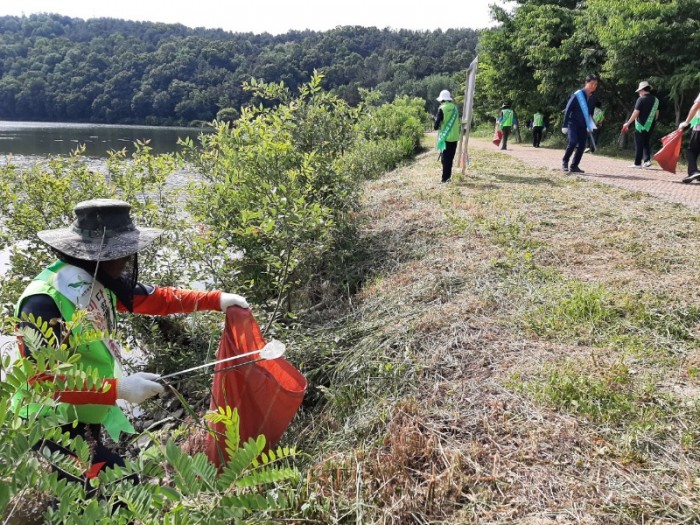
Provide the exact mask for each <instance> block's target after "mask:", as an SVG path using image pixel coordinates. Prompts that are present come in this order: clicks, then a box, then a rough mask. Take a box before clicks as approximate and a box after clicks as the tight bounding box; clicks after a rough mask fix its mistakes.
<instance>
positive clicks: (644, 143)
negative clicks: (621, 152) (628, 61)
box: [622, 80, 659, 169]
mask: <svg viewBox="0 0 700 525" xmlns="http://www.w3.org/2000/svg"><path fill="white" fill-rule="evenodd" d="M636 93H638V94H639V97H638V98H637V102H636V103H635V104H634V111H633V112H632V115H631V116H630V118H629V120H628V121H627V122H625V123H624V124H623V125H622V132H623V133H627V131H628V130H629V127H630V125H631V124H632V123H633V122H634V130H635V134H634V146H635V148H634V152H635V153H634V164H632V165H631V166H629V167H630V168H637V169H639V168H648V167H649V166H651V130H652V128H653V127H654V123H655V122H656V119H658V118H659V99H658V98H656V97H655V96H654V95H652V94H651V86H650V85H649V82H647V81H646V80H645V81H643V82H640V83H639V87H638V88H637V90H636Z"/></svg>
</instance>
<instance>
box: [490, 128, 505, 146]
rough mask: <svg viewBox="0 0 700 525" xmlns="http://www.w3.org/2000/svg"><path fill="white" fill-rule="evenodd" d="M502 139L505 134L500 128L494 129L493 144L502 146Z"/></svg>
mask: <svg viewBox="0 0 700 525" xmlns="http://www.w3.org/2000/svg"><path fill="white" fill-rule="evenodd" d="M502 138H503V132H502V131H501V130H500V129H498V128H496V129H494V130H493V140H492V141H491V142H493V143H494V144H495V145H496V146H500V145H501V139H502Z"/></svg>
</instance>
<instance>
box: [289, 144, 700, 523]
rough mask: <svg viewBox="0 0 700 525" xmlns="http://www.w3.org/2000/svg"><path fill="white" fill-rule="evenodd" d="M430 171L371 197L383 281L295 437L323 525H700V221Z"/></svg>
mask: <svg viewBox="0 0 700 525" xmlns="http://www.w3.org/2000/svg"><path fill="white" fill-rule="evenodd" d="M436 157H437V155H436V153H435V152H434V151H430V152H428V153H425V154H423V155H421V156H419V157H418V159H417V161H416V162H415V163H414V164H412V165H410V166H407V167H404V168H401V169H398V170H396V171H394V172H392V173H389V174H387V175H386V176H384V177H383V178H381V179H380V180H377V181H373V182H370V183H368V184H367V185H366V192H365V199H364V211H363V213H364V215H365V217H366V222H365V229H364V238H365V241H366V243H367V244H366V259H365V264H366V265H367V267H368V268H371V270H370V271H369V274H370V275H371V278H370V279H369V280H368V281H367V282H366V284H365V286H364V289H363V291H362V293H361V295H360V296H359V297H355V298H354V303H353V307H352V310H351V311H349V312H347V311H345V312H343V313H342V315H341V314H338V316H337V318H336V319H335V320H334V322H333V323H329V324H328V327H329V330H328V333H331V334H335V337H336V338H337V339H338V340H339V343H338V346H337V347H336V348H335V349H334V350H332V351H331V350H329V352H330V353H332V355H330V354H329V355H328V356H327V359H328V362H329V364H332V367H330V368H332V369H333V375H332V377H330V378H329V381H328V386H327V387H323V388H322V389H321V390H322V392H320V394H323V395H325V396H326V397H327V399H328V400H329V402H328V404H327V409H326V411H325V412H324V414H321V415H318V416H317V417H315V419H314V424H313V426H312V427H306V432H305V433H302V434H301V441H302V442H306V443H307V444H308V443H314V442H316V443H318V441H317V440H318V439H319V438H322V439H325V442H324V452H325V453H326V454H327V455H326V456H324V457H325V459H324V460H323V461H319V462H318V465H317V466H316V467H315V468H314V469H312V470H311V471H310V473H309V481H310V486H311V490H312V491H313V492H315V493H317V494H318V495H319V496H321V498H323V499H324V500H325V501H327V502H330V503H328V506H327V507H326V508H325V510H319V514H318V515H319V516H320V515H325V516H326V518H327V520H328V521H336V520H337V521H341V522H357V523H360V522H363V523H402V524H404V523H451V524H456V523H474V524H476V523H478V524H487V523H528V524H535V523H537V524H548V523H552V524H554V523H557V524H561V523H601V524H603V523H605V524H609V523H620V524H623V523H624V524H628V523H629V524H632V523H669V524H670V523H690V522H697V521H698V520H700V492H699V491H700V476H699V472H700V441H699V440H700V405H699V404H698V393H700V344H699V339H698V337H699V336H700V297H699V295H700V294H699V292H698V284H697V276H698V275H699V274H700V263H699V261H700V257H699V255H700V238H698V236H697V235H696V232H697V231H698V223H699V222H700V215H698V214H697V213H695V212H691V211H689V210H687V209H685V208H683V207H681V206H677V205H673V204H665V203H662V202H659V201H657V200H653V199H651V198H647V197H646V196H645V195H642V194H638V193H630V192H627V191H623V190H618V189H615V188H611V187H609V186H604V185H598V184H595V183H593V182H590V181H587V180H585V179H580V178H572V177H569V176H567V175H565V174H562V175H559V174H558V173H556V172H551V171H549V172H543V171H540V170H537V169H533V168H529V167H527V166H525V165H523V164H521V163H519V162H518V161H516V160H514V159H512V158H510V157H507V156H504V155H500V154H498V153H496V152H493V153H492V152H486V151H482V150H477V149H474V150H473V151H472V152H471V158H472V166H471V168H470V170H469V174H468V175H467V176H466V177H465V178H461V177H458V176H456V177H455V179H456V180H454V182H452V183H451V184H448V185H440V184H438V181H439V177H440V176H439V171H440V168H439V163H438V162H437V160H436ZM320 351H323V350H322V349H321V350H320ZM312 379H313V378H312ZM312 384H313V383H312ZM312 395H313V393H312ZM348 418H349V419H348ZM303 446H305V445H302V447H303ZM319 509H320V507H319Z"/></svg>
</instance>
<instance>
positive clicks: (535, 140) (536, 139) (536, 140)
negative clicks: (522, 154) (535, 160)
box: [532, 126, 543, 148]
mask: <svg viewBox="0 0 700 525" xmlns="http://www.w3.org/2000/svg"><path fill="white" fill-rule="evenodd" d="M542 128H543V126H534V127H533V128H532V145H533V146H535V147H536V148H539V147H540V142H542Z"/></svg>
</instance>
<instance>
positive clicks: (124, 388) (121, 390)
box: [117, 372, 165, 405]
mask: <svg viewBox="0 0 700 525" xmlns="http://www.w3.org/2000/svg"><path fill="white" fill-rule="evenodd" d="M159 377H160V375H158V374H150V373H148V372H137V373H135V374H132V375H130V376H126V377H122V378H121V379H119V380H118V381H117V397H118V398H119V399H123V400H125V401H128V402H129V403H135V404H137V405H138V404H140V403H143V402H144V401H146V399H148V398H149V397H153V396H157V395H158V394H162V393H163V392H164V391H165V389H164V388H163V385H161V384H160V383H156V382H155V379H158V378H159Z"/></svg>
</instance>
